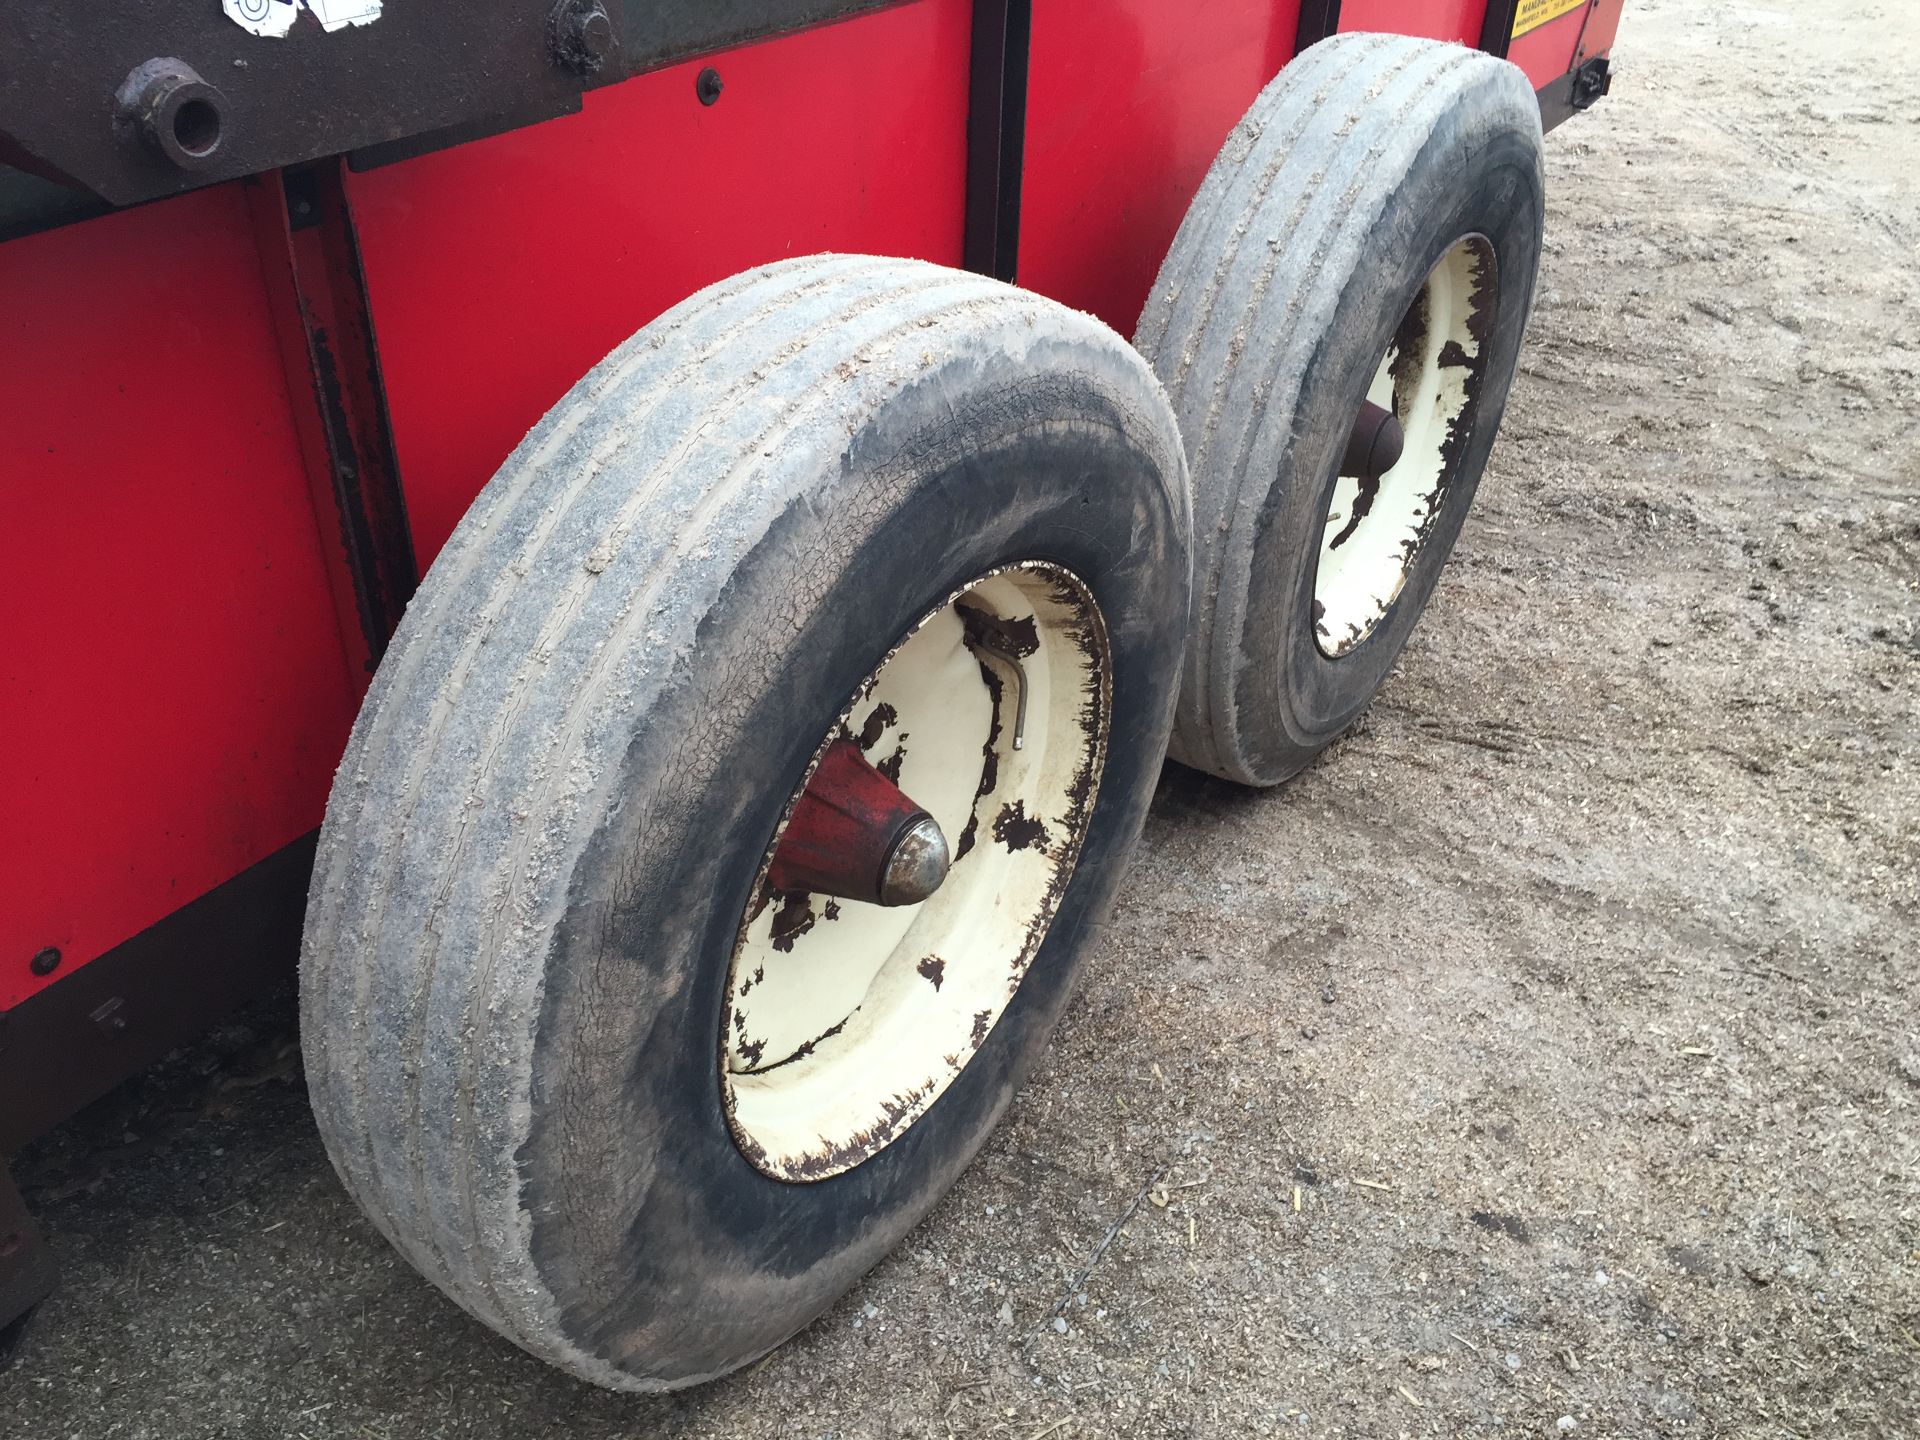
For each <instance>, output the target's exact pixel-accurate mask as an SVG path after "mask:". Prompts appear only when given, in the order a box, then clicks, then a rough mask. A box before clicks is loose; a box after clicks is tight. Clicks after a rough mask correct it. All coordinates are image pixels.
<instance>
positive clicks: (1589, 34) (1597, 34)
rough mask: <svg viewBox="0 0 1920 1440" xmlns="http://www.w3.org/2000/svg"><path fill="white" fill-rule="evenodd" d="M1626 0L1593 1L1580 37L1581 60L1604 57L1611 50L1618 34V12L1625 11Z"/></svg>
mask: <svg viewBox="0 0 1920 1440" xmlns="http://www.w3.org/2000/svg"><path fill="white" fill-rule="evenodd" d="M1626 5H1627V0H1593V13H1592V14H1591V15H1590V16H1589V17H1588V18H1587V28H1586V29H1585V30H1584V31H1583V32H1582V33H1581V36H1580V55H1579V58H1580V59H1581V60H1587V59H1590V58H1592V57H1593V56H1595V55H1604V54H1606V53H1607V52H1608V51H1609V50H1611V49H1613V42H1614V37H1615V36H1617V35H1618V34H1619V33H1620V12H1621V11H1622V10H1624V9H1626Z"/></svg>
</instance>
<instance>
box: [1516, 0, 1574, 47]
mask: <svg viewBox="0 0 1920 1440" xmlns="http://www.w3.org/2000/svg"><path fill="white" fill-rule="evenodd" d="M1586 3H1587V0H1520V4H1519V7H1518V8H1517V9H1515V10H1514V12H1513V34H1514V38H1515V39H1518V38H1519V37H1520V36H1522V35H1524V34H1526V33H1527V32H1528V31H1529V30H1538V29H1539V28H1540V27H1541V26H1542V25H1544V24H1546V23H1547V22H1548V21H1549V20H1558V19H1559V18H1560V17H1561V16H1562V15H1565V14H1566V13H1567V12H1568V11H1569V10H1579V9H1582V8H1583V7H1585V5H1586Z"/></svg>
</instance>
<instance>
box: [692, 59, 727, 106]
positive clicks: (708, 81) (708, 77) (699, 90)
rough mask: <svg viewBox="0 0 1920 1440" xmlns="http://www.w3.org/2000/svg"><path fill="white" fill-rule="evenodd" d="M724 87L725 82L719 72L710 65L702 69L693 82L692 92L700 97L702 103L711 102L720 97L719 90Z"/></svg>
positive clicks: (709, 103) (708, 103)
mask: <svg viewBox="0 0 1920 1440" xmlns="http://www.w3.org/2000/svg"><path fill="white" fill-rule="evenodd" d="M726 88H727V86H726V82H725V81H724V80H722V79H721V78H720V72H719V71H718V70H715V69H714V68H713V67H712V66H711V65H709V66H708V67H707V68H706V69H705V70H702V71H701V72H700V73H699V75H698V76H696V77H695V79H694V82H693V93H694V94H696V95H698V96H699V97H700V103H701V104H702V105H711V104H713V102H714V101H716V100H718V99H719V98H720V92H721V91H722V90H724V89H726Z"/></svg>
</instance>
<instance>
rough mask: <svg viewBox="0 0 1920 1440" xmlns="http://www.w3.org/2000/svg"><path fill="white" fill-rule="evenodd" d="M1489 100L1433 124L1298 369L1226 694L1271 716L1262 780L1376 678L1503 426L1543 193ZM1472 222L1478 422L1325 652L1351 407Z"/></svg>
mask: <svg viewBox="0 0 1920 1440" xmlns="http://www.w3.org/2000/svg"><path fill="white" fill-rule="evenodd" d="M1467 98H1468V99H1473V98H1477V97H1476V96H1475V94H1474V92H1469V96H1468V97H1467ZM1483 103H1484V102H1483ZM1501 108H1504V107H1501ZM1499 114H1500V109H1495V111H1494V116H1493V117H1491V118H1483V117H1482V115H1481V113H1480V112H1479V111H1477V110H1476V109H1475V108H1474V107H1472V106H1469V105H1466V104H1463V105H1462V106H1460V107H1458V108H1457V109H1456V110H1455V111H1454V112H1453V113H1451V114H1449V115H1448V116H1447V117H1446V118H1445V119H1443V120H1442V122H1441V123H1440V124H1439V125H1438V126H1437V127H1436V128H1435V130H1434V133H1433V135H1432V137H1431V139H1430V140H1429V141H1428V143H1427V144H1426V146H1425V147H1423V149H1422V150H1421V152H1420V154H1419V155H1418V157H1417V158H1416V159H1415V161H1414V163H1413V165H1412V166H1411V167H1410V168H1409V170H1408V172H1407V174H1406V177H1405V179H1404V180H1403V182H1402V183H1401V184H1400V186H1398V187H1397V189H1396V192H1395V194H1394V195H1393V197H1392V198H1391V199H1390V200H1389V201H1388V203H1387V205H1386V207H1385V209H1384V210H1383V213H1382V217H1381V222H1380V224H1379V227H1378V229H1377V231H1376V233H1375V237H1374V243H1372V244H1371V245H1369V246H1368V247H1366V249H1365V251H1364V253H1363V255H1362V258H1361V259H1360V261H1359V263H1358V265H1357V266H1356V267H1355V269H1354V271H1353V273H1352V275H1351V277H1350V278H1349V280H1348V282H1347V284H1346V286H1345V289H1344V291H1343V294H1342V297H1341V300H1340V303H1339V305H1338V307H1337V309H1336V311H1335V314H1334V318H1333V322H1332V323H1331V324H1330V325H1329V326H1328V327H1327V329H1326V332H1325V335H1324V338H1323V340H1322V342H1321V345H1320V346H1319V348H1318V349H1317V350H1316V351H1315V352H1314V355H1313V357H1312V359H1311V361H1310V362H1309V364H1308V366H1307V368H1306V371H1305V375H1304V378H1303V383H1302V385H1301V389H1300V401H1299V405H1298V407H1297V409H1296V411H1295V414H1296V415H1298V416H1299V417H1301V418H1302V419H1303V421H1304V423H1303V424H1302V425H1301V427H1300V429H1299V431H1298V433H1297V435H1296V436H1295V438H1294V439H1293V440H1292V441H1291V443H1290V444H1288V445H1287V446H1286V449H1285V460H1284V473H1283V474H1282V475H1281V477H1280V479H1279V483H1277V484H1274V485H1273V486H1271V487H1269V489H1268V491H1267V493H1266V496H1265V503H1264V505H1263V508H1262V511H1261V514H1260V517H1259V521H1258V529H1257V532H1256V537H1255V541H1254V549H1253V553H1254V555H1255V556H1256V557H1258V558H1257V559H1256V563H1255V565H1254V567H1253V573H1252V576H1251V584H1250V587H1249V597H1248V622H1247V625H1246V634H1247V635H1249V636H1268V637H1271V642H1272V643H1270V644H1269V645H1267V646H1265V647H1264V648H1263V649H1262V650H1261V651H1260V652H1258V653H1254V654H1250V655H1248V656H1247V657H1246V659H1247V661H1248V663H1247V665H1246V666H1245V668H1244V669H1243V670H1242V671H1241V673H1240V676H1239V678H1238V684H1237V694H1236V696H1235V702H1236V703H1235V709H1236V712H1237V713H1238V714H1239V715H1240V716H1242V717H1252V716H1271V717H1273V723H1272V724H1271V725H1262V724H1257V723H1256V724H1246V723H1245V722H1244V720H1243V723H1242V727H1241V742H1242V744H1243V745H1244V746H1245V752H1246V754H1247V756H1248V757H1249V759H1250V761H1251V768H1252V770H1253V771H1254V773H1255V775H1256V776H1257V777H1258V778H1259V779H1260V780H1261V781H1262V782H1264V783H1272V782H1274V781H1278V780H1281V779H1285V778H1286V777H1287V776H1289V775H1292V774H1294V773H1296V772H1297V771H1299V770H1300V769H1301V768H1302V767H1304V766H1305V765H1306V764H1307V763H1308V762H1310V761H1311V760H1312V759H1313V758H1314V756H1315V755H1317V754H1318V753H1319V752H1320V751H1321V750H1322V749H1324V748H1325V746H1326V745H1327V744H1328V743H1329V742H1330V741H1332V740H1333V739H1335V738H1336V737H1338V735H1339V734H1340V733H1341V732H1342V731H1343V730H1344V729H1346V727H1347V726H1349V725H1351V724H1352V723H1353V721H1354V720H1355V719H1356V718H1358V716H1359V715H1360V713H1361V712H1362V711H1363V710H1365V709H1366V706H1367V704H1368V702H1369V701H1370V700H1371V699H1372V698H1373V695H1374V693H1375V692H1376V691H1377V690H1378V689H1379V687H1380V685H1381V683H1382V682H1383V681H1384V680H1385V679H1386V677H1387V672H1388V671H1389V670H1390V669H1391V668H1392V667H1393V664H1394V662H1395V660H1396V659H1398V657H1399V655H1400V652H1401V649H1402V648H1403V647H1404V646H1405V644H1406V642H1407V637H1408V635H1409V634H1410V633H1411V632H1412V630H1413V627H1414V625H1415V623H1416V622H1417V621H1418V620H1419V618H1420V613H1421V611H1422V610H1423V609H1424V608H1425V606H1426V603H1427V600H1428V598H1429V597H1430V595H1431V594H1432V592H1433V588H1434V585H1435V583H1436V582H1437V581H1438V579H1439V577H1440V572H1441V570H1442V569H1443V567H1444V566H1445V564H1446V560H1447V556H1448V554H1449V553H1450V552H1451V550H1452V548H1453V543H1454V540H1455V539H1456V537H1457V536H1458V535H1459V532H1460V527H1461V524H1462V522H1463V521H1464V520H1465V518H1466V514H1467V511H1468V509H1469V507H1470V506H1471V504H1472V501H1473V495H1474V491H1475V489H1476V488H1477V486H1478V483H1479V479H1480V474H1481V471H1482V470H1483V469H1484V468H1485V465H1486V461H1487V456H1488V453H1489V452H1490V451H1491V449H1492V446H1493V441H1494V437H1495V435H1496V433H1497V432H1498V430H1499V427H1500V419H1501V415H1502V413H1503V411H1504V410H1505V407H1506V399H1507V392H1508V389H1509V387H1510V386H1511V384H1512V380H1513V372H1514V367H1515V365H1516V363H1517V362H1518V359H1519V353H1520V343H1521V337H1522V335H1523V333H1524V331H1525V328H1526V322H1527V316H1528V313H1529V311H1530V309H1531V307H1532V295H1533V283H1534V274H1535V271H1536V269H1537V267H1538V261H1539V254H1540V244H1541V228H1542V219H1543V214H1544V205H1545V201H1544V194H1543V189H1542V184H1541V177H1540V170H1539V160H1538V149H1537V142H1536V141H1534V140H1533V139H1532V138H1531V137H1528V136H1525V135H1523V134H1521V133H1518V132H1517V131H1516V130H1515V129H1514V128H1513V127H1512V126H1511V125H1502V124H1501V123H1500V122H1499V120H1498V118H1497V117H1498V115H1499ZM1476 123H1477V124H1478V126H1480V127H1484V129H1485V130H1486V131H1487V132H1489V133H1486V134H1483V135H1481V136H1479V137H1478V139H1477V140H1476V139H1475V138H1473V137H1470V136H1469V135H1468V134H1467V133H1465V132H1467V131H1469V130H1470V129H1473V128H1475V127H1476ZM1476 145H1477V148H1474V147H1475V146H1476ZM1476 233H1477V234H1480V235H1484V236H1485V237H1486V238H1487V239H1488V240H1489V241H1490V242H1491V243H1492V246H1493V250H1494V255H1495V261H1496V267H1497V276H1498V281H1497V283H1498V285H1499V292H1498V293H1499V310H1498V314H1497V317H1496V321H1495V325H1494V329H1493V333H1492V335H1491V337H1490V339H1489V342H1488V343H1489V345H1490V356H1489V360H1488V365H1487V370H1486V377H1485V380H1484V382H1483V384H1482V386H1481V390H1480V394H1479V397H1478V401H1477V404H1476V413H1475V417H1474V421H1473V426H1472V431H1471V433H1470V436H1469V438H1468V441H1467V444H1466V445H1465V446H1464V447H1463V449H1462V452H1461V456H1460V460H1459V463H1458V465H1457V467H1456V469H1455V472H1454V476H1453V479H1452V482H1451V483H1450V485H1449V487H1448V490H1447V492H1446V495H1445V497H1444V499H1443V502H1442V506H1441V511H1440V514H1439V516H1438V517H1437V519H1436V520H1435V522H1434V524H1433V526H1432V528H1431V529H1430V530H1429V532H1428V534H1427V537H1426V540H1425V543H1424V544H1422V546H1421V547H1420V550H1419V552H1418V553H1417V554H1416V556H1415V559H1414V564H1413V566H1412V568H1411V569H1410V571H1409V573H1408V575H1407V578H1406V581H1405V584H1404V585H1403V587H1402V589H1401V592H1400V594H1399V596H1398V597H1397V598H1396V599H1395V600H1394V602H1393V604H1392V605H1391V606H1390V607H1389V608H1388V610H1387V613H1386V614H1385V615H1384V616H1383V617H1382V618H1381V620H1380V622H1379V623H1378V624H1377V625H1376V626H1375V628H1374V629H1373V631H1372V633H1371V634H1370V635H1368V637H1367V638H1366V639H1365V640H1363V641H1362V642H1361V643H1360V644H1359V645H1358V646H1356V647H1355V648H1354V649H1353V650H1351V651H1349V652H1348V653H1347V654H1345V655H1343V656H1341V657H1339V658H1338V659H1329V658H1328V657H1327V656H1326V655H1325V654H1324V653H1323V652H1322V651H1321V650H1320V647H1319V645H1318V644H1317V643H1316V641H1315V638H1314V636H1315V630H1314V618H1313V592H1314V580H1315V574H1316V570H1317V567H1318V564H1319V554H1320V543H1321V536H1322V532H1323V529H1324V522H1325V517H1326V513H1327V507H1328V505H1329V503H1330V502H1331V500H1332V498H1333V490H1334V486H1335V483H1336V481H1337V479H1338V469H1339V462H1340V456H1341V454H1342V452H1343V450H1344V448H1345V445H1346V440H1347V435H1348V431H1349V428H1350V426H1351V423H1352V416H1353V415H1354V413H1355V412H1356V411H1357V409H1358V407H1359V401H1360V399H1361V398H1362V397H1363V396H1364V395H1365V394H1366V390H1367V384H1368V381H1369V380H1370V379H1371V378H1372V376H1373V373H1374V369H1375V367H1376V366H1377V365H1378V364H1379V360H1380V356H1381V355H1382V354H1383V353H1384V352H1385V349H1386V346H1387V344H1388V342H1389V340H1390V339H1391V337H1392V335H1393V333H1394V330H1395V329H1396V328H1397V327H1398V325H1399V323H1400V320H1401V317H1402V316H1403V315H1405V313H1406V311H1407V308H1408V307H1409V306H1410V305H1411V304H1412V303H1413V300H1414V297H1415V295H1417V294H1418V292H1419V290H1420V287H1421V286H1422V284H1423V283H1424V282H1425V280H1426V277H1427V275H1428V274H1429V272H1431V270H1432V269H1433V267H1434V266H1435V265H1436V264H1437V263H1438V262H1439V261H1440V259H1441V257H1442V256H1443V255H1445V254H1446V252H1447V251H1448V249H1450V248H1451V247H1452V246H1453V245H1454V244H1455V243H1456V242H1457V241H1459V240H1460V239H1462V238H1464V237H1465V236H1468V235H1471V234H1476ZM1276 698H1277V700H1278V703H1277V704H1276V703H1275V701H1276Z"/></svg>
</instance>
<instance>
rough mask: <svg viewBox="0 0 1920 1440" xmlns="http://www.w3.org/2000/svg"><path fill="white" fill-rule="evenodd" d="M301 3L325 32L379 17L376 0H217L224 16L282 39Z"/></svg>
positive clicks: (271, 36)
mask: <svg viewBox="0 0 1920 1440" xmlns="http://www.w3.org/2000/svg"><path fill="white" fill-rule="evenodd" d="M303 4H304V5H305V6H306V8H307V9H308V10H310V11H311V12H312V13H313V18H314V19H316V20H318V21H319V22H320V28H321V29H322V30H325V31H328V32H329V33H331V32H332V31H335V30H340V29H344V28H345V27H346V26H348V25H371V24H372V23H373V22H374V21H376V20H378V19H379V18H380V0H220V6H221V8H222V9H223V10H225V11H226V12H227V18H229V19H230V20H232V21H233V22H234V23H235V24H236V25H238V26H239V27H240V28H241V29H243V30H245V31H248V32H249V33H250V34H254V35H263V36H265V37H266V38H267V39H269V40H282V39H285V38H286V35H287V32H288V31H289V30H291V29H293V22H294V21H295V20H296V19H298V18H299V16H300V7H301V6H302V5H303Z"/></svg>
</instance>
